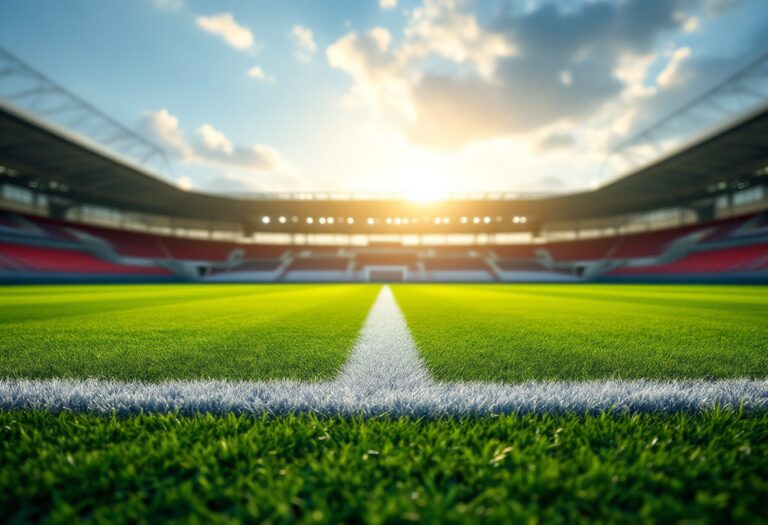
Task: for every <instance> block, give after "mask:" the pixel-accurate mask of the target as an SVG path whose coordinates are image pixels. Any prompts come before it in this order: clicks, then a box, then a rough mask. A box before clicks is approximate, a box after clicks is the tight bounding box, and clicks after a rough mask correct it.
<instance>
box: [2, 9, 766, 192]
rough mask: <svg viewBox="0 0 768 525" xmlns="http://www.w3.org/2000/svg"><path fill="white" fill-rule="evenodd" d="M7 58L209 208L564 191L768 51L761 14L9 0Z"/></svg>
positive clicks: (590, 180)
mask: <svg viewBox="0 0 768 525" xmlns="http://www.w3.org/2000/svg"><path fill="white" fill-rule="evenodd" d="M0 45H2V46H3V47H4V48H6V49H7V50H9V51H10V52H12V53H14V54H16V55H17V56H19V57H20V58H22V59H23V60H25V61H27V62H28V63H30V64H31V65H33V66H34V67H36V68H37V69H39V70H41V71H43V72H44V73H45V74H46V75H48V76H49V77H51V78H53V79H54V80H56V81H58V82H59V83H61V84H62V85H64V86H66V87H67V88H69V89H70V90H72V91H73V92H75V93H77V94H78V95H80V96H81V97H83V98H84V99H86V100H88V101H90V102H91V103H93V104H94V105H95V106H97V107H99V108H100V109H102V110H104V111H105V112H106V113H108V114H110V115H111V116H113V117H115V118H116V119H118V120H119V121H121V122H123V123H125V124H126V125H128V126H129V127H131V128H134V129H136V130H137V131H139V132H140V133H142V134H146V135H147V136H149V137H151V138H152V140H154V141H155V142H157V143H159V144H160V145H162V146H163V147H164V148H165V149H166V150H167V151H168V152H169V154H170V156H171V158H172V159H173V165H174V170H173V173H174V175H173V177H174V180H175V182H177V183H179V184H181V185H184V186H185V187H187V186H191V187H195V188H199V189H204V190H207V191H226V192H233V191H234V192H237V191H243V192H256V191H285V190H289V191H304V190H307V191H389V192H391V191H396V192H403V193H412V194H425V193H432V192H434V193H442V192H449V191H568V190H573V189H578V188H583V187H587V186H589V185H591V184H594V183H595V180H596V176H597V174H598V172H599V171H600V165H601V163H602V161H603V160H604V158H605V154H606V151H607V149H608V148H610V146H611V145H612V144H615V143H616V142H617V141H620V140H621V139H622V138H626V137H628V136H631V135H632V133H634V132H636V131H638V130H639V129H642V127H644V126H646V125H648V124H649V123H650V122H652V121H653V120H654V119H657V118H660V117H661V116H663V115H664V114H666V113H667V112H669V111H671V110H672V109H674V108H675V107H676V106H679V105H680V104H682V103H684V102H685V101H687V100H688V99H690V98H691V97H692V96H695V95H696V94H697V93H699V92H701V91H703V90H704V89H706V88H708V87H710V86H711V85H713V84H714V83H715V82H717V81H718V80H719V79H721V78H724V77H725V76H726V75H728V74H730V73H732V72H733V71H735V70H736V69H737V68H738V67H739V66H740V65H743V64H746V63H747V62H748V61H749V60H751V59H754V58H755V57H756V56H758V55H759V54H761V53H762V52H765V51H766V50H768V4H767V3H766V2H765V1H764V0H621V1H608V0H605V1H589V2H587V1H584V0H568V1H565V0H563V1H555V2H548V1H537V0H527V1H501V0H499V1H496V0H485V1H479V0H478V1H471V0H445V1H438V0H424V1H421V0H418V1H417V0H412V1H403V0H398V1H395V0H333V1H330V0H329V1H320V0H303V1H290V0H284V1H280V2H275V1H246V0H241V1H236V0H219V1H212V0H209V1H205V0H200V1H196V0H132V1H125V0H124V1H118V0H69V1H67V2H62V1H57V0H5V1H4V2H2V3H1V4H0Z"/></svg>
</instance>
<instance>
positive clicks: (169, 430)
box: [0, 285, 768, 524]
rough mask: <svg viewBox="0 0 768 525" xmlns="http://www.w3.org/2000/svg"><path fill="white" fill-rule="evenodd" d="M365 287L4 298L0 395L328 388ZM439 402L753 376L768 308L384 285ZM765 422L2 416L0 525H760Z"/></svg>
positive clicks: (720, 296)
mask: <svg viewBox="0 0 768 525" xmlns="http://www.w3.org/2000/svg"><path fill="white" fill-rule="evenodd" d="M379 290H380V287H379V286H377V285H312V286H310V285H284V286H283V285H281V286H273V285H263V286H262V285H210V286H188V285H169V286H23V287H22V286H14V287H6V288H0V341H2V343H1V344H0V377H3V378H8V377H12V378H23V377H28V378H50V377H76V378H85V377H97V378H115V379H126V380H128V379H140V380H146V381H157V380H163V379H194V378H218V379H248V380H262V379H276V378H293V379H299V380H311V381H316V380H328V379H331V378H333V377H334V376H335V375H336V373H337V372H338V370H339V368H340V367H341V365H342V363H343V362H344V361H345V359H346V358H347V356H348V354H349V352H350V350H351V347H352V345H353V342H354V341H355V339H356V337H357V334H358V333H359V331H360V328H361V327H362V324H363V321H364V319H365V317H366V315H367V313H368V311H369V309H370V307H371V305H372V304H373V301H374V300H375V298H376V296H377V294H378V292H379ZM393 290H394V292H395V296H396V299H397V301H398V304H399V305H400V307H401V309H402V310H403V312H404V314H405V317H406V319H407V322H408V325H409V327H410V329H411V331H412V333H413V335H414V338H415V341H416V343H417V346H418V348H419V351H420V352H421V355H422V356H423V358H424V360H425V362H426V364H427V367H428V368H429V370H430V371H431V373H432V374H433V375H434V376H435V377H436V378H437V379H439V380H495V381H509V382H515V381H525V380H543V379H599V378H616V377H621V378H655V379H669V378H694V377H695V378H731V377H757V378H765V377H767V376H768V346H767V345H768V324H767V323H766V319H768V293H766V292H767V291H768V289H766V288H765V287H746V286H745V287H727V286H707V287H700V286H663V287H662V286H596V285H594V286H593V285H589V286H587V285H584V286H560V285H530V286H521V285H510V286H492V285H451V286H448V285H397V286H393ZM767 428H768V412H766V411H760V410H756V411H752V412H749V411H747V410H741V411H734V410H725V409H721V410H710V411H707V412H704V413H696V414H686V413H666V414H659V413H657V414H634V415H632V414H616V413H602V414H591V415H588V414H579V413H574V414H559V415H553V414H549V415H543V414H539V415H509V416H487V417H458V418H452V417H444V418H417V417H403V418H395V417H391V416H384V417H371V418H362V417H342V416H333V417H332V416H325V417H318V416H313V415H292V416H268V415H251V416H248V415H228V416H212V415H196V416H181V415H178V414H173V413H171V414H142V415H134V416H117V415H106V416H105V415H95V414H77V413H72V412H64V413H60V414H52V413H48V412H39V411H22V410H5V411H0V521H3V522H8V523H29V522H46V523H72V522H89V523H135V522H147V523H154V522H159V521H167V520H171V521H175V522H184V523H187V522H191V523H240V522H267V523H293V522H300V523H340V522H353V523H359V522H369V523H403V522H428V523H476V522H483V523H503V524H508V523H526V524H535V523H562V524H570V523H691V524H695V523H712V524H721V523H768V506H766V505H765V501H766V499H767V498H768V431H767V430H766V429H767Z"/></svg>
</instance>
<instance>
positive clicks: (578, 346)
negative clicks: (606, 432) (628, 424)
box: [393, 285, 768, 382]
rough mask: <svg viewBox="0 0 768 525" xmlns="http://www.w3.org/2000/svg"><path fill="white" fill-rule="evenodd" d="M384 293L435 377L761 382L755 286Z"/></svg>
mask: <svg viewBox="0 0 768 525" xmlns="http://www.w3.org/2000/svg"><path fill="white" fill-rule="evenodd" d="M393 291H394V293H395V296H396V298H397V301H398V303H399V305H400V308H401V309H402V310H403V313H404V314H405V317H406V319H407V321H408V325H409V327H410V329H411V332H412V333H413V336H414V338H415V340H416V342H417V344H418V346H419V349H420V351H421V353H422V355H423V357H424V359H425V360H426V363H427V365H428V367H429V369H430V371H431V372H432V374H433V375H434V376H435V377H436V378H438V379H441V380H447V381H458V380H461V381H466V380H479V381H488V380H499V381H509V382H516V381H526V380H549V379H576V380H583V379H605V378H652V379H672V378H731V377H757V378H763V377H766V376H768V322H766V320H768V290H767V289H766V288H765V287H763V286H688V285H685V286H642V285H629V286H618V285H579V286H573V285H398V286H393Z"/></svg>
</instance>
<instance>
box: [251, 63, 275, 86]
mask: <svg viewBox="0 0 768 525" xmlns="http://www.w3.org/2000/svg"><path fill="white" fill-rule="evenodd" d="M246 74H247V75H248V77H250V78H253V79H255V80H259V81H261V82H267V83H270V84H271V83H273V82H274V81H275V77H274V76H273V75H269V74H267V72H266V71H264V68H262V67H261V66H253V67H252V68H250V69H249V70H248V72H247V73H246Z"/></svg>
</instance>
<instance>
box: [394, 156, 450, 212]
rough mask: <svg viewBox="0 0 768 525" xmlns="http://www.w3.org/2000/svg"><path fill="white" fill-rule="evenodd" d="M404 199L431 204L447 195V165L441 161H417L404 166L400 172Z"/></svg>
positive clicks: (429, 159)
mask: <svg viewBox="0 0 768 525" xmlns="http://www.w3.org/2000/svg"><path fill="white" fill-rule="evenodd" d="M401 177H402V179H401V185H402V188H403V194H404V196H405V198H406V199H407V200H409V201H411V202H419V203H425V204H427V203H432V202H435V201H439V200H441V199H443V198H444V197H445V195H446V193H447V187H446V186H447V182H448V177H449V170H448V164H447V162H445V161H444V160H443V159H438V158H434V157H432V158H428V159H419V160H418V161H415V162H414V161H412V162H410V163H408V164H406V168H405V169H403V171H402V172H401Z"/></svg>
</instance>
